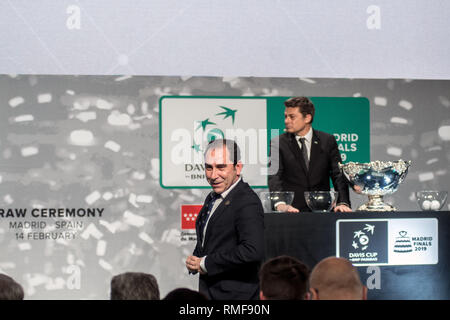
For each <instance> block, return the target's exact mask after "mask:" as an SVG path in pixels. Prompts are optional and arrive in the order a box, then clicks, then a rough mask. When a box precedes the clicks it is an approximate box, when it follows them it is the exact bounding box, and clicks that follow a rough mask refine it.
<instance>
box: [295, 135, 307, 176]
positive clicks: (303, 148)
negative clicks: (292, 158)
mask: <svg viewBox="0 0 450 320" xmlns="http://www.w3.org/2000/svg"><path fill="white" fill-rule="evenodd" d="M298 140H299V141H300V144H301V146H302V155H303V160H305V165H306V169H307V170H308V169H309V160H308V150H306V144H305V138H300V139H298Z"/></svg>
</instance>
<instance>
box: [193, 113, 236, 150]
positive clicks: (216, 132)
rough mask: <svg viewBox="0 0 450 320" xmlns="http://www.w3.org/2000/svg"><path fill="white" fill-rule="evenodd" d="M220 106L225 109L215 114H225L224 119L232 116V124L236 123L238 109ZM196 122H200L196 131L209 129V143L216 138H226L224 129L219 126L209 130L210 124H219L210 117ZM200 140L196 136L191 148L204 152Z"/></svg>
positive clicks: (207, 136)
mask: <svg viewBox="0 0 450 320" xmlns="http://www.w3.org/2000/svg"><path fill="white" fill-rule="evenodd" d="M219 107H220V108H222V109H223V110H221V111H222V112H219V113H216V114H215V115H216V116H221V115H223V120H225V119H227V118H231V121H232V124H233V125H234V120H235V117H236V112H237V109H236V110H234V109H231V108H227V107H224V106H219ZM196 122H197V123H198V126H197V127H196V128H195V131H198V130H200V129H202V130H203V132H205V131H207V135H206V139H207V143H209V142H211V141H212V140H215V139H223V138H225V135H224V133H223V131H222V130H220V129H219V128H218V127H215V128H214V127H213V128H211V129H210V130H209V131H208V130H207V128H208V126H216V125H217V123H215V122H212V121H210V120H209V118H206V119H205V120H198V121H196ZM199 142H200V141H195V137H194V141H193V143H192V147H191V148H192V149H194V150H195V151H196V152H202V150H201V148H200V144H199Z"/></svg>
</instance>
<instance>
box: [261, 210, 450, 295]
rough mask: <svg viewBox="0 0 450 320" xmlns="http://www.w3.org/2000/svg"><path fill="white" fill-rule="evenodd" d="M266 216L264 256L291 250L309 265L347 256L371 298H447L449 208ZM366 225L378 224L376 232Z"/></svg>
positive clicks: (449, 292)
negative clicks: (428, 210) (334, 257)
mask: <svg viewBox="0 0 450 320" xmlns="http://www.w3.org/2000/svg"><path fill="white" fill-rule="evenodd" d="M264 215H265V218H264V220H265V258H266V260H267V259H270V258H272V257H276V256H279V255H283V254H284V255H290V256H293V257H296V258H298V259H300V260H301V261H303V262H304V263H305V264H306V265H308V266H309V267H310V268H311V269H312V268H313V267H314V266H315V264H316V263H317V262H319V261H320V260H321V259H323V258H326V257H329V256H337V255H339V256H342V257H345V258H349V257H351V259H354V260H355V261H358V262H357V263H355V262H354V261H352V263H353V264H354V265H355V266H356V268H357V269H358V272H359V274H360V278H361V281H362V282H363V284H364V285H366V286H368V288H369V290H368V298H369V299H372V300H379V299H381V300H391V299H400V300H413V299H423V300H428V299H431V300H442V299H445V300H448V299H450V212H448V211H437V212H422V211H420V212H416V211H414V212H413V211H411V212H404V211H403V212H402V211H396V212H351V213H332V212H329V213H312V212H305V213H279V212H273V213H265V214H264ZM358 223H359V224H360V227H359V229H358V231H356V232H355V230H356V229H353V230H352V229H351V227H353V226H355V228H358V225H357V224H358ZM367 225H368V226H372V227H373V226H375V225H376V228H377V231H376V232H375V234H374V233H373V232H372V234H371V233H370V232H371V231H373V230H371V229H370V227H367ZM386 226H387V227H386ZM383 228H385V229H386V231H380V230H382V229H383ZM394 228H396V229H395V230H394ZM421 228H426V229H423V230H421ZM344 231H345V232H346V234H343V232H344ZM359 231H361V232H359ZM393 231H395V234H392V232H393ZM383 232H384V233H383ZM358 233H359V234H360V235H361V234H366V235H367V237H366V238H367V239H366V238H363V237H361V236H358V235H357V234H358ZM389 233H390V234H389ZM435 233H436V234H435ZM355 235H356V236H355ZM376 237H378V239H376ZM358 240H359V241H358ZM371 246H372V247H376V249H375V250H374V249H373V248H371ZM365 247H366V248H365ZM364 248H365V249H364ZM364 250H365V251H364ZM427 250H428V251H427ZM421 251H422V252H421ZM383 254H384V256H383ZM361 257H363V258H361ZM376 259H378V262H377V261H376Z"/></svg>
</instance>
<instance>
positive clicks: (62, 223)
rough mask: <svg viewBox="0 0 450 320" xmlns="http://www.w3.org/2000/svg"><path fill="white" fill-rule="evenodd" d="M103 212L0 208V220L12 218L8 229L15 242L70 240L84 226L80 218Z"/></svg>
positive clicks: (75, 209) (94, 216)
mask: <svg viewBox="0 0 450 320" xmlns="http://www.w3.org/2000/svg"><path fill="white" fill-rule="evenodd" d="M103 211H104V208H87V209H85V208H33V209H31V210H29V209H27V208H15V209H3V208H0V218H13V219H9V229H11V230H14V232H15V233H14V235H15V238H16V240H72V239H75V237H76V234H77V231H79V230H82V229H83V228H84V226H85V222H84V221H80V220H79V219H80V218H96V217H101V216H102V214H103ZM38 218H40V219H38ZM47 218H52V219H47ZM55 218H62V219H55ZM72 218H75V219H72Z"/></svg>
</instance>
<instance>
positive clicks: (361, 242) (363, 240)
mask: <svg viewBox="0 0 450 320" xmlns="http://www.w3.org/2000/svg"><path fill="white" fill-rule="evenodd" d="M374 232H375V226H374V225H371V224H366V226H365V228H363V229H362V230H358V231H355V232H354V235H353V238H354V240H353V243H352V247H353V248H355V249H361V251H365V250H367V248H368V247H369V242H370V235H373V233H374Z"/></svg>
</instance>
